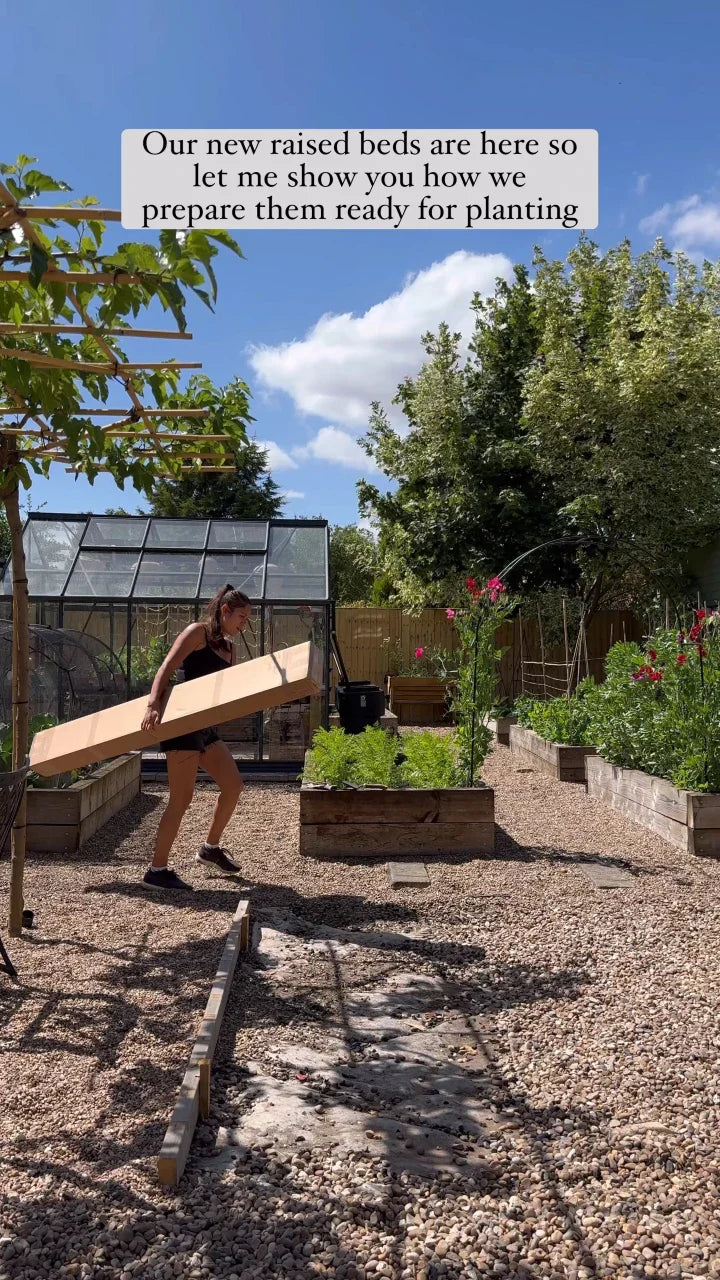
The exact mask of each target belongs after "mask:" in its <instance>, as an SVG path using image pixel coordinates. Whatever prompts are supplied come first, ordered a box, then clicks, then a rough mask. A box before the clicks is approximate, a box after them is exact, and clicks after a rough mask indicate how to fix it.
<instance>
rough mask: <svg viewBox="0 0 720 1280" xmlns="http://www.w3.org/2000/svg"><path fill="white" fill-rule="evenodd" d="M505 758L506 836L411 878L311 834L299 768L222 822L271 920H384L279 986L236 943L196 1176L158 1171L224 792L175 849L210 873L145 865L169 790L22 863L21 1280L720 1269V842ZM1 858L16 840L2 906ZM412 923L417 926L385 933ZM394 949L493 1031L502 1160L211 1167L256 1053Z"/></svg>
mask: <svg viewBox="0 0 720 1280" xmlns="http://www.w3.org/2000/svg"><path fill="white" fill-rule="evenodd" d="M485 778H486V780H487V781H488V782H489V783H491V784H493V785H495V786H496V801H497V804H496V818H497V822H498V824H499V827H500V830H499V832H498V843H497V850H496V853H495V855H494V856H489V855H487V856H484V857H481V858H479V859H476V860H468V861H462V860H461V859H455V860H451V861H446V862H443V863H433V864H431V867H430V871H431V879H432V883H431V886H430V888H429V889H413V888H403V889H400V890H391V889H390V888H389V886H388V883H387V873H386V868H385V865H384V864H383V863H380V864H378V865H363V866H358V865H357V864H355V865H350V864H348V865H346V866H345V865H342V864H335V863H333V864H327V863H315V862H312V861H308V860H305V859H300V857H299V856H298V854H297V822H298V796H297V788H295V787H289V786H272V785H267V786H259V785H258V786H251V787H248V788H247V790H246V792H245V795H244V797H243V800H242V801H241V808H240V810H239V812H238V815H237V817H236V818H235V820H234V822H233V825H232V828H231V830H230V831H229V832H228V833H227V836H226V840H225V843H226V844H228V846H229V847H231V848H232V849H233V850H234V851H235V852H236V853H237V854H238V855H239V857H240V859H241V861H242V863H243V869H244V872H245V874H246V876H247V878H248V879H249V881H250V882H251V885H252V886H253V887H252V888H251V891H250V893H251V898H252V901H253V906H254V910H255V912H256V915H257V917H258V918H259V919H260V921H261V922H262V920H263V919H265V920H266V921H269V920H274V919H277V918H278V917H279V916H282V914H283V913H286V912H293V913H294V914H295V915H296V916H300V917H302V918H304V919H306V920H308V921H310V922H313V923H315V924H325V925H332V926H336V927H339V928H346V929H350V928H352V929H354V930H355V931H356V936H357V940H358V941H359V942H361V943H362V944H363V945H362V947H361V949H360V951H359V952H357V953H356V952H350V953H349V954H348V956H347V959H346V960H344V961H343V963H342V966H341V970H340V972H338V971H337V969H336V968H335V967H334V966H332V965H328V964H327V963H326V962H322V961H321V960H320V959H318V960H317V963H316V964H310V965H308V968H307V971H299V972H295V973H294V974H293V975H289V976H288V981H287V983H284V982H283V981H282V980H281V975H280V974H277V975H276V976H275V980H274V982H273V983H272V984H271V983H270V982H269V981H268V979H267V976H266V975H265V974H263V972H261V971H260V970H258V969H256V968H254V967H253V966H252V964H247V963H243V964H242V965H241V967H240V969H239V970H238V974H237V977H236V981H235V985H234V988H233V993H232V997H231V1000H230V1003H229V1006H228V1010H227V1013H226V1017H225V1022H224V1027H223V1033H222V1036H221V1042H220V1046H219V1049H218V1056H217V1060H216V1069H215V1072H214V1081H213V1115H212V1117H211V1121H210V1123H209V1124H208V1125H202V1126H201V1127H200V1129H199V1130H198V1134H197V1139H196V1143H195V1146H194V1156H193V1159H192V1160H191V1163H190V1165H189V1167H188V1172H187V1175H186V1178H185V1179H184V1181H183V1185H182V1187H181V1188H180V1190H179V1191H178V1192H167V1191H163V1190H162V1189H160V1188H159V1187H158V1186H157V1183H156V1180H155V1157H156V1155H157V1152H158V1150H159V1147H160V1143H161V1141H162V1136H163V1134H164V1130H165V1127H166V1124H167V1120H168V1116H169V1113H170V1110H171V1109H172V1105H173V1102H174V1099H175V1096H176V1093H177V1088H178V1085H179V1082H180V1079H181V1077H182V1074H183V1071H184V1066H185V1060H186V1058H187V1054H188V1051H189V1048H190V1045H191V1043H192V1040H193V1038H194V1034H195V1031H196V1029H197V1021H198V1018H199V1016H200V1014H201V1012H202V1009H203V1007H204V1004H205V1001H206V999H207V994H208V990H209V983H210V980H211V978H212V976H213V974H214V971H215V968H216V965H217V961H218V958H219V955H220V952H221V950H222V943H223V938H224V935H225V933H226V931H227V928H228V924H229V920H230V918H231V915H232V911H233V909H234V906H235V903H236V902H237V899H238V897H239V896H241V893H242V888H243V886H242V884H241V885H239V886H236V885H234V884H233V883H232V882H230V881H228V880H224V879H223V880H212V879H208V878H207V877H206V873H205V871H204V869H202V868H200V867H199V866H197V865H196V864H194V863H193V862H192V857H193V856H194V852H195V849H196V846H197V844H198V843H199V841H200V840H201V839H202V837H203V836H204V835H205V833H206V825H207V821H208V816H209V811H210V808H211V805H212V793H211V792H210V791H209V790H208V791H207V792H205V793H202V794H199V795H198V797H197V800H196V802H195V805H194V806H193V810H192V811H191V814H190V815H189V816H188V819H187V820H186V823H185V826H184V828H183V832H182V833H181V845H180V849H179V853H178V858H177V861H176V865H177V867H178V870H180V872H181V873H182V874H185V875H187V876H188V878H189V879H191V881H192V882H193V883H194V884H196V885H197V886H200V887H202V891H201V892H199V893H197V894H196V895H195V897H194V898H193V899H192V900H191V901H190V902H188V903H183V904H178V905H177V906H173V905H170V904H169V903H159V902H157V901H153V900H152V898H150V897H149V896H147V895H146V894H145V892H144V891H143V890H142V889H140V888H139V887H138V880H139V878H140V877H141V875H142V872H143V870H144V867H145V865H146V863H147V859H148V852H149V850H150V848H151V845H152V834H153V831H154V827H155V824H156V822H157V817H158V804H159V799H160V795H161V789H160V788H155V789H154V791H153V792H152V793H150V794H148V793H146V794H145V795H144V796H142V797H141V798H140V799H139V800H138V801H137V802H135V804H134V805H133V806H132V807H131V809H130V810H128V811H126V813H125V814H123V815H121V816H120V817H119V818H118V819H114V820H113V822H112V823H111V824H110V829H108V828H105V830H104V831H103V832H101V833H100V834H99V835H98V836H97V837H96V838H95V839H94V840H93V841H92V842H91V844H90V845H89V846H88V848H87V850H85V851H83V852H82V853H81V854H80V855H79V857H78V858H77V859H76V860H74V861H72V862H68V861H61V860H59V859H57V858H56V857H55V856H48V857H47V858H44V859H39V858H37V857H33V858H32V859H31V861H30V864H29V867H28V873H27V892H26V899H27V905H29V906H30V907H32V908H33V909H34V910H35V912H36V918H37V925H38V927H37V929H36V930H34V931H33V933H32V934H30V935H28V936H27V937H26V939H24V940H23V941H22V942H21V941H19V940H14V939H12V940H8V939H7V936H6V931H4V936H5V940H6V943H7V944H8V947H9V949H10V951H11V954H12V955H13V958H14V960H15V962H16V964H17V966H18V968H19V969H20V971H21V976H22V979H23V985H22V986H21V987H13V986H12V985H11V984H10V983H9V982H8V981H6V979H5V978H4V976H3V975H0V1021H2V1027H1V1029H0V1049H1V1050H2V1056H1V1057H0V1064H1V1066H2V1070H1V1072H0V1102H1V1104H2V1105H1V1108H0V1151H1V1152H2V1155H1V1157H0V1161H1V1163H0V1175H1V1176H0V1280H31V1278H33V1277H50V1276H52V1277H57V1276H77V1277H83V1278H85V1277H87V1278H88V1280H91V1278H92V1280H105V1278H107V1280H109V1278H110V1277H123V1276H128V1277H129V1276H132V1275H136V1276H138V1277H142V1278H143V1280H144V1278H145V1277H148V1278H149V1280H150V1278H153V1280H154V1278H157V1280H173V1278H174V1277H193V1278H195V1277H208V1276H210V1277H212V1276H218V1277H219V1276H222V1277H225V1278H226V1280H231V1278H237V1280H251V1278H252V1280H270V1278H271V1277H273V1278H274V1277H280V1276H282V1277H283V1278H284V1280H292V1278H293V1277H296V1278H297V1280H300V1278H302V1280H305V1277H310V1276H318V1275H329V1276H336V1277H339V1278H340V1280H342V1278H343V1277H346V1278H347V1280H353V1278H357V1277H361V1278H362V1277H364V1278H365V1280H371V1278H372V1277H380V1276H386V1277H392V1278H393V1280H410V1278H411V1277H412V1278H413V1280H435V1278H439V1277H440V1276H445V1277H448V1278H449V1280H476V1277H483V1280H484V1277H486V1276H488V1275H500V1276H507V1277H521V1276H526V1277H530V1276H538V1277H539V1276H548V1277H551V1278H555V1280H560V1278H561V1277H568V1278H569V1280H585V1278H586V1277H590V1276H617V1277H636V1276H646V1275H647V1276H657V1277H663V1278H665V1277H672V1276H679V1277H694V1276H705V1275H720V1222H719V1219H718V1209H717V1206H718V1203H719V1202H720V1195H719V1190H720V1188H719V1187H718V1178H719V1168H720V1127H719V1126H718V1111H719V1107H718V1104H719V1103H720V1081H718V1077H717V1068H716V1062H717V1057H718V1048H719V1047H720V1029H719V1027H718V1017H717V1009H718V1006H719V996H720V991H719V990H718V988H719V987H720V978H719V976H718V964H717V955H718V951H719V950H720V907H719V906H718V902H719V897H718V892H717V891H718V884H719V881H720V866H719V865H718V864H717V863H715V862H711V861H709V860H704V859H703V860H701V859H693V858H691V857H690V856H689V855H686V854H683V853H681V852H680V851H679V850H676V849H673V848H672V847H670V846H669V845H666V844H665V843H663V842H662V841H660V840H658V839H656V838H654V837H653V836H651V835H649V834H648V833H646V832H644V831H642V830H641V829H640V828H637V827H635V826H633V825H631V824H630V823H628V822H626V821H625V820H624V819H622V818H621V817H619V816H618V815H615V814H613V813H610V812H609V811H607V810H606V809H605V808H604V807H603V806H602V804H601V803H600V802H596V801H589V800H588V799H587V798H586V797H585V794H584V791H583V789H582V788H581V787H578V786H573V785H571V784H563V783H558V782H555V781H553V780H551V779H548V778H545V777H543V776H541V775H539V774H536V773H528V772H518V771H517V769H516V768H515V766H514V765H513V763H512V761H511V757H510V755H509V753H508V752H507V751H506V750H505V749H504V748H497V750H496V752H495V753H494V755H493V756H492V757H491V759H490V760H489V761H488V764H487V767H486V770H485ZM596 857H605V858H614V859H617V860H618V861H620V862H621V863H622V864H623V865H627V866H629V867H630V868H631V869H632V871H633V872H634V873H635V879H634V882H633V885H632V887H631V888H628V889H618V890H606V891H601V890H597V889H594V888H592V886H591V885H590V884H589V883H588V882H587V880H586V878H585V876H584V874H583V872H582V860H583V859H587V858H596ZM7 880H8V864H7V860H5V861H3V863H2V865H1V866H0V901H4V902H6V901H7V899H6V896H5V891H6V887H7ZM393 932H395V933H399V932H402V933H404V934H409V935H412V936H411V937H410V940H409V941H406V942H405V944H404V945H400V944H398V945H397V946H396V945H395V944H393V943H392V941H390V942H384V943H382V942H381V943H380V944H378V940H377V935H378V933H386V934H387V933H393ZM363 935H366V936H365V939H363ZM402 963H406V964H407V965H408V966H410V967H412V969H413V971H420V972H426V973H428V974H432V975H434V976H442V977H445V978H446V979H447V981H448V983H455V984H456V986H457V987H458V988H459V990H460V991H461V993H462V998H461V999H460V1000H459V1002H458V1008H459V1007H460V1006H462V1008H463V1010H464V1012H465V1013H467V1014H468V1015H469V1016H473V1017H474V1018H476V1019H477V1025H478V1027H479V1028H481V1030H480V1031H479V1034H480V1035H481V1037H482V1043H483V1047H484V1051H485V1052H486V1053H487V1055H488V1057H489V1058H490V1060H491V1063H492V1070H491V1086H490V1088H491V1091H492V1094H493V1098H492V1101H493V1102H494V1103H495V1104H496V1105H498V1106H502V1107H504V1108H506V1109H508V1110H509V1111H511V1112H512V1113H513V1114H514V1116H515V1117H516V1119H517V1122H518V1124H517V1127H516V1128H515V1129H512V1130H508V1131H507V1132H505V1133H503V1134H502V1135H501V1136H500V1138H498V1139H497V1140H495V1145H494V1146H493V1145H492V1143H490V1144H488V1145H489V1146H490V1147H491V1149H492V1163H491V1166H490V1167H489V1168H488V1169H487V1170H486V1171H485V1172H471V1171H470V1170H469V1169H465V1168H464V1167H463V1165H462V1163H460V1164H459V1165H458V1168H457V1171H456V1172H455V1173H445V1174H443V1175H440V1176H437V1177H434V1178H431V1179H427V1178H420V1177H418V1176H412V1177H409V1176H407V1175H405V1174H402V1175H398V1174H397V1173H395V1174H392V1173H391V1172H390V1170H389V1169H388V1167H387V1164H386V1162H384V1161H383V1153H382V1149H380V1150H379V1151H378V1152H377V1154H374V1155H368V1156H363V1155H360V1154H359V1155H356V1156H355V1157H350V1156H348V1157H347V1158H344V1159H343V1160H342V1161H340V1160H338V1159H336V1158H335V1157H334V1156H333V1155H332V1153H331V1154H330V1155H328V1154H327V1152H324V1153H322V1154H320V1153H319V1152H313V1151H312V1149H302V1150H300V1149H299V1150H298V1153H297V1154H295V1155H293V1156H292V1157H291V1158H289V1159H288V1158H286V1157H283V1156H281V1155H278V1154H275V1155H273V1153H272V1150H260V1149H258V1150H257V1151H254V1152H253V1153H252V1155H251V1158H250V1159H249V1160H248V1161H246V1162H241V1163H239V1164H238V1165H237V1166H236V1167H235V1168H233V1169H231V1170H228V1171H227V1172H224V1173H218V1172H212V1171H210V1170H209V1169H207V1168H203V1167H202V1158H203V1157H204V1156H207V1155H208V1154H209V1153H210V1151H211V1150H212V1148H213V1145H214V1142H215V1136H216V1133H217V1130H218V1127H219V1126H221V1125H225V1124H227V1123H228V1122H230V1121H232V1120H234V1119H235V1120H236V1119H237V1116H238V1115H239V1114H241V1113H242V1109H243V1106H244V1097H245V1091H246V1088H247V1078H246V1076H245V1075H244V1072H243V1065H244V1063H245V1062H247V1061H248V1060H249V1059H252V1060H254V1061H256V1062H259V1063H260V1064H261V1065H262V1064H263V1063H264V1062H266V1060H267V1054H268V1051H269V1046H270V1044H271V1042H275V1041H277V1040H278V1039H279V1038H281V1039H282V1040H283V1041H284V1042H288V1041H293V1042H295V1043H297V1044H306V1045H308V1046H310V1047H313V1046H314V1047H316V1048H318V1047H322V1044H323V1040H324V1038H325V1037H326V1035H327V1025H328V1019H329V1018H331V1017H332V1016H333V1011H336V1010H337V1002H338V1000H339V998H340V996H339V993H340V992H341V991H344V992H346V993H347V992H351V991H352V990H353V989H355V990H358V989H361V988H362V989H366V988H367V987H368V986H372V985H374V986H375V987H376V988H378V989H379V988H380V987H381V986H382V983H383V981H384V980H385V973H386V971H389V969H390V967H391V966H392V967H393V968H395V969H396V968H397V966H398V964H402ZM459 1137H460V1141H461V1142H462V1140H463V1139H462V1135H459Z"/></svg>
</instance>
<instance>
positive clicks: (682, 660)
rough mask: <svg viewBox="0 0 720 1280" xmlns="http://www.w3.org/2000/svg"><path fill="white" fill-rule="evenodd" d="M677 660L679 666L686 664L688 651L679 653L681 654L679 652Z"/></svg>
mask: <svg viewBox="0 0 720 1280" xmlns="http://www.w3.org/2000/svg"><path fill="white" fill-rule="evenodd" d="M675 661H676V662H677V664H678V666H679V667H682V666H684V665H685V663H686V662H687V654H686V653H679V654H678V656H677V658H676V659H675Z"/></svg>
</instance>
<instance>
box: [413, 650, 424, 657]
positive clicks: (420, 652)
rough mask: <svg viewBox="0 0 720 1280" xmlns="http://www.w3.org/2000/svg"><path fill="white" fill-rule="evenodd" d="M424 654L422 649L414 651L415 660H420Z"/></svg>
mask: <svg viewBox="0 0 720 1280" xmlns="http://www.w3.org/2000/svg"><path fill="white" fill-rule="evenodd" d="M424 652H425V650H424V649H416V650H415V657H416V658H422V656H423V654H424Z"/></svg>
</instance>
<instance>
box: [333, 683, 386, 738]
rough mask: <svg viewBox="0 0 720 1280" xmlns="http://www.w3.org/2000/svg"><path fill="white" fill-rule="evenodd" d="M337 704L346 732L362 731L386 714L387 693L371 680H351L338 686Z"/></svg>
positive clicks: (341, 722)
mask: <svg viewBox="0 0 720 1280" xmlns="http://www.w3.org/2000/svg"><path fill="white" fill-rule="evenodd" d="M335 705H336V707H337V711H338V715H339V716H340V724H341V725H342V727H343V729H344V730H345V732H346V733H362V732H363V730H364V729H366V728H367V727H368V725H371V724H377V723H378V721H379V720H380V717H381V716H382V715H384V714H385V694H384V693H383V690H382V689H380V688H379V687H378V685H376V684H372V683H371V682H370V681H369V680H349V681H348V682H347V684H339V685H338V686H337V690H336V693H335Z"/></svg>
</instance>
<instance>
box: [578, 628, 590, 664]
mask: <svg viewBox="0 0 720 1280" xmlns="http://www.w3.org/2000/svg"><path fill="white" fill-rule="evenodd" d="M582 638H583V650H584V652H585V678H586V679H587V677H588V676H589V675H590V663H589V661H588V647H587V630H586V627H585V619H584V618H583V620H582ZM579 671H580V668H579V667H578V673H579Z"/></svg>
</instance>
